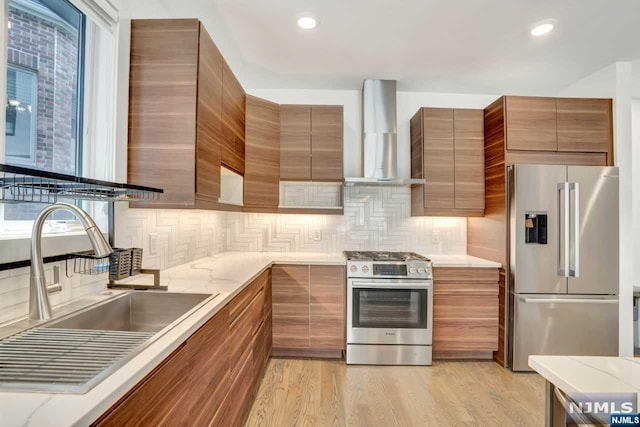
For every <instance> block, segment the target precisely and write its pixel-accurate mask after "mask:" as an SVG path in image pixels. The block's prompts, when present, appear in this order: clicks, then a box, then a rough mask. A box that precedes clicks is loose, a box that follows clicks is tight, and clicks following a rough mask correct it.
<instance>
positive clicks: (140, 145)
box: [127, 19, 215, 208]
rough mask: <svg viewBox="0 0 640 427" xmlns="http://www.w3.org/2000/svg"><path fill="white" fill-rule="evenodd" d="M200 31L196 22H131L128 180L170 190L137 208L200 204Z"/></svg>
mask: <svg viewBox="0 0 640 427" xmlns="http://www.w3.org/2000/svg"><path fill="white" fill-rule="evenodd" d="M199 33H200V25H199V22H198V20H196V19H159V20H132V21H131V54H130V55H131V58H130V78H129V141H128V162H127V164H128V182H129V183H131V184H138V185H146V186H150V187H159V188H163V189H164V194H163V196H162V198H161V200H160V201H159V202H153V203H152V202H136V203H132V204H131V206H132V207H148V206H162V207H175V208H181V207H193V206H194V203H195V186H196V182H195V181H196V176H195V164H194V160H195V158H196V129H197V126H196V108H197V104H198V64H199V49H198V45H199V43H198V41H199ZM214 150H215V149H214ZM208 185H209V187H213V188H215V182H214V180H211V182H209V183H208ZM213 191H215V189H214V190H213Z"/></svg>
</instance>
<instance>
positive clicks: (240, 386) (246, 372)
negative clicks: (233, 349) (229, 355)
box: [219, 346, 254, 427]
mask: <svg viewBox="0 0 640 427" xmlns="http://www.w3.org/2000/svg"><path fill="white" fill-rule="evenodd" d="M253 373H254V370H253V349H252V348H251V346H250V347H249V348H247V349H246V351H245V352H244V353H243V354H242V355H241V356H240V358H239V359H237V363H236V367H235V372H234V375H232V381H231V389H230V391H229V394H228V395H227V398H226V399H225V403H224V414H223V415H222V417H221V418H222V421H221V423H220V424H219V425H221V426H229V427H240V426H241V425H242V421H243V420H244V417H245V414H246V409H247V406H248V405H249V404H250V403H251V398H252V396H253V394H252V393H251V390H252V388H253Z"/></svg>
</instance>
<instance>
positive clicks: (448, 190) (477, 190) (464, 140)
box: [410, 108, 484, 216]
mask: <svg viewBox="0 0 640 427" xmlns="http://www.w3.org/2000/svg"><path fill="white" fill-rule="evenodd" d="M410 126H411V176H412V178H424V179H425V181H426V183H425V184H424V185H414V186H412V189H411V214H412V215H414V216H420V215H434V216H482V215H483V213H484V118H483V112H482V110H471V109H452V108H421V109H420V110H418V112H417V113H416V114H415V115H414V116H413V118H412V119H411V121H410Z"/></svg>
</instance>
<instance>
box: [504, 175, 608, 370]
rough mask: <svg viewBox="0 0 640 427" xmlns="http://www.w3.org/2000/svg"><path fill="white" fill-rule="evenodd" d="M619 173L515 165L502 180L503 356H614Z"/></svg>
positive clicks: (516, 365) (514, 359)
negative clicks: (505, 251) (505, 229)
mask: <svg viewBox="0 0 640 427" xmlns="http://www.w3.org/2000/svg"><path fill="white" fill-rule="evenodd" d="M618 181H619V179H618V168H615V167H599V166H554V165H515V166H509V168H508V173H507V187H508V192H507V205H508V208H509V233H508V234H509V236H508V244H509V263H508V271H507V273H508V275H507V277H508V289H509V293H508V295H509V299H508V301H507V304H508V307H507V308H508V310H507V312H508V313H509V319H508V320H509V322H508V329H509V331H508V336H509V341H508V354H509V362H510V366H511V367H512V368H513V370H514V371H529V370H531V369H530V368H529V366H528V363H527V359H528V357H529V355H533V354H543V355H589V356H616V355H617V354H618V296H617V295H618V258H619V257H618V251H619V249H618V248H619V246H618V240H619V236H618V206H619V204H618V197H619V196H618Z"/></svg>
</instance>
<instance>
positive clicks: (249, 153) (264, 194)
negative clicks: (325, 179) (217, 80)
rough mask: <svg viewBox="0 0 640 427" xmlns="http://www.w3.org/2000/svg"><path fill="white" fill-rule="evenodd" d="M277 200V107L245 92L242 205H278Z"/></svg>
mask: <svg viewBox="0 0 640 427" xmlns="http://www.w3.org/2000/svg"><path fill="white" fill-rule="evenodd" d="M279 200H280V107H279V105H278V104H276V103H273V102H270V101H267V100H265V99H260V98H256V97H254V96H250V95H248V96H247V130H246V147H245V173H244V205H245V206H256V207H265V208H274V209H276V208H277V207H278V203H279Z"/></svg>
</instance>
